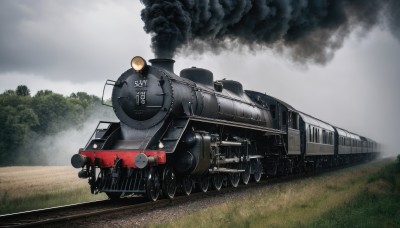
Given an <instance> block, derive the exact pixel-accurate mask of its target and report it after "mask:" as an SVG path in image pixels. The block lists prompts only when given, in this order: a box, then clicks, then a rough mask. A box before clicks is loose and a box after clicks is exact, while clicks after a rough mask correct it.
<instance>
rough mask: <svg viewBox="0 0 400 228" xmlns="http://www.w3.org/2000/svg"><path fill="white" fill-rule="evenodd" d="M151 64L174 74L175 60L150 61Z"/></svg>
mask: <svg viewBox="0 0 400 228" xmlns="http://www.w3.org/2000/svg"><path fill="white" fill-rule="evenodd" d="M149 62H150V63H151V65H152V66H154V67H158V68H161V69H164V70H168V71H169V72H171V73H174V63H175V60H173V59H150V60H149Z"/></svg>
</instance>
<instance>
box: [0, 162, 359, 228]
mask: <svg viewBox="0 0 400 228" xmlns="http://www.w3.org/2000/svg"><path fill="white" fill-rule="evenodd" d="M352 167H354V166H352ZM343 169H345V167H341V168H334V169H329V170H323V171H320V172H318V173H308V174H304V173H302V174H297V175H289V176H286V177H280V178H273V179H267V180H264V181H261V182H259V183H249V184H248V185H239V186H238V187H237V188H222V189H221V190H220V191H208V192H206V193H203V192H198V193H192V194H191V195H190V196H176V197H175V198H174V199H172V200H170V199H161V200H158V201H156V202H148V201H147V200H146V199H145V198H144V197H132V198H124V199H121V200H119V201H111V200H102V201H93V202H87V203H80V204H73V205H66V206H60V207H53V208H46V209H40V210H33V211H26V212H20V213H13V214H7V215H1V216H0V227H35V226H36V227H38V226H45V225H54V224H62V223H65V222H71V221H79V220H84V219H88V218H93V217H95V216H100V215H107V216H110V215H113V214H117V213H120V212H124V213H143V212H146V211H151V210H154V209H156V208H163V207H167V206H173V205H180V204H183V203H186V202H189V201H194V200H197V199H202V198H205V197H213V196H217V195H221V194H226V193H229V192H233V191H244V190H245V189H248V188H260V187H263V186H265V185H275V184H279V183H284V182H288V181H292V180H295V179H300V178H306V177H315V176H318V175H321V174H324V173H327V172H331V171H334V170H343Z"/></svg>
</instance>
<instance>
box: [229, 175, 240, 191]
mask: <svg viewBox="0 0 400 228" xmlns="http://www.w3.org/2000/svg"><path fill="white" fill-rule="evenodd" d="M228 179H229V183H230V184H231V185H232V187H234V188H236V187H237V186H238V185H239V181H240V173H230V174H229V175H228Z"/></svg>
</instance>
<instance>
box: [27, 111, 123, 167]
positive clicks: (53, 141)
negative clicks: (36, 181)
mask: <svg viewBox="0 0 400 228" xmlns="http://www.w3.org/2000/svg"><path fill="white" fill-rule="evenodd" d="M100 120H102V121H112V122H117V121H118V120H117V118H116V117H115V115H114V113H113V111H112V109H111V108H107V107H105V106H96V107H95V110H93V112H92V113H91V114H90V115H89V117H88V118H87V120H86V121H85V122H84V123H82V124H80V125H79V126H75V125H71V126H70V127H69V128H67V129H65V130H63V131H60V132H58V133H56V134H54V135H47V136H44V137H42V138H41V139H40V140H35V141H34V142H33V143H32V144H30V145H29V147H30V148H29V149H28V148H24V150H25V151H29V152H30V153H27V156H30V157H31V158H30V159H31V160H33V162H34V164H38V165H71V163H70V162H71V157H72V155H74V154H76V153H78V151H79V148H83V147H84V146H85V145H86V143H87V142H88V141H89V138H90V136H91V135H92V134H93V132H94V131H95V129H96V126H97V124H98V123H99V121H100ZM34 156H36V158H38V159H36V160H35V159H32V158H33V157H34ZM39 158H40V160H39Z"/></svg>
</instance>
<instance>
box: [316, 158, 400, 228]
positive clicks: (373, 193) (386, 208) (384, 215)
mask: <svg viewBox="0 0 400 228" xmlns="http://www.w3.org/2000/svg"><path fill="white" fill-rule="evenodd" d="M398 164H399V156H398V160H397V164H395V163H392V164H389V165H388V166H385V167H384V168H383V169H382V170H380V171H379V172H378V173H375V174H374V175H372V176H371V177H370V178H369V179H368V183H369V184H368V187H367V188H366V189H365V190H364V191H362V192H361V193H360V194H359V195H358V196H357V197H356V198H355V199H354V200H352V201H350V202H348V203H346V204H345V205H342V206H340V207H338V208H335V209H334V210H332V211H329V212H328V213H326V214H324V215H323V216H322V217H320V218H318V219H316V220H315V221H314V222H313V223H312V224H311V225H309V227H381V226H382V227H400V210H399V208H400V170H399V169H397V166H398Z"/></svg>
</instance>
